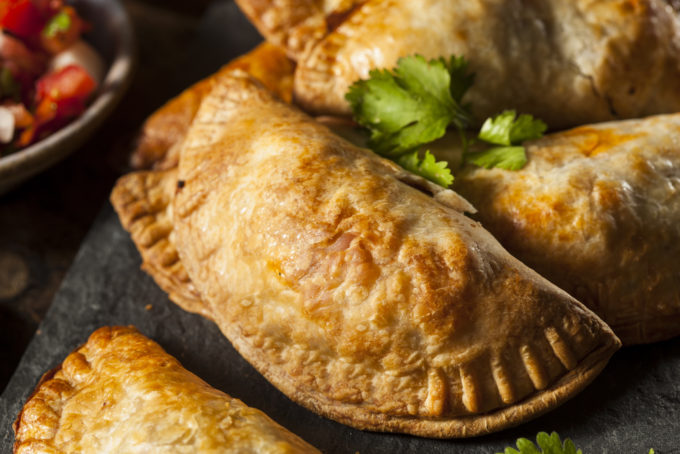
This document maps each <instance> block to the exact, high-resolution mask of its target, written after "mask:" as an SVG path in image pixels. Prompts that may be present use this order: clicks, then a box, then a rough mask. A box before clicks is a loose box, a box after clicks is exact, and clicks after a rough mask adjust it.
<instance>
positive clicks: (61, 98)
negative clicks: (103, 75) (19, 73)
mask: <svg viewBox="0 0 680 454" xmlns="http://www.w3.org/2000/svg"><path fill="white" fill-rule="evenodd" d="M36 86H37V89H36V105H37V107H36V109H35V113H34V121H33V123H32V124H31V125H29V126H28V127H27V128H26V129H25V130H24V131H23V132H22V133H21V134H20V135H19V139H18V140H17V145H18V146H20V147H25V146H28V145H30V144H31V143H33V142H35V141H36V140H39V139H41V138H42V137H44V136H46V135H48V134H50V133H52V132H54V131H56V130H57V129H59V128H61V127H62V126H64V125H65V124H66V123H68V122H69V121H70V120H71V119H72V118H75V117H77V116H79V115H80V114H82V113H83V112H84V111H85V108H86V105H87V104H86V103H87V100H88V98H89V97H90V95H91V94H92V92H93V91H94V90H95V89H96V88H97V84H96V82H95V81H94V80H93V79H92V77H90V75H89V74H88V73H87V72H86V71H85V70H84V69H83V68H81V67H80V66H77V65H69V66H66V67H64V68H62V69H61V70H59V71H56V72H54V73H50V74H47V75H45V76H43V77H41V78H40V79H39V80H38V82H37V84H36Z"/></svg>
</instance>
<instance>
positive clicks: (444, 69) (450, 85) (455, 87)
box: [345, 55, 547, 187]
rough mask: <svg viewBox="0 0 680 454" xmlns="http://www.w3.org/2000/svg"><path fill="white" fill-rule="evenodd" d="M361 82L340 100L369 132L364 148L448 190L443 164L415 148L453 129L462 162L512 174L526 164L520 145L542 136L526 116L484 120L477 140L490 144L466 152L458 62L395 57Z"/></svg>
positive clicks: (467, 77)
mask: <svg viewBox="0 0 680 454" xmlns="http://www.w3.org/2000/svg"><path fill="white" fill-rule="evenodd" d="M369 75H370V77H369V78H368V79H366V80H360V81H357V82H355V83H354V84H353V85H352V86H351V87H350V88H349V91H348V93H347V95H346V96H345V98H346V99H347V100H348V101H349V104H350V106H351V108H352V112H353V114H354V119H355V120H356V121H357V123H359V124H360V125H362V126H364V127H366V128H368V129H369V131H370V133H371V136H370V139H369V142H368V145H369V146H370V147H371V149H372V150H373V151H375V152H376V153H378V154H379V155H381V156H383V157H386V158H389V159H392V160H393V161H395V162H397V163H398V164H400V165H401V166H402V167H404V168H405V169H407V170H409V171H411V172H413V173H415V174H417V175H420V176H422V177H424V178H426V179H428V180H430V181H433V182H435V183H437V184H439V185H441V186H444V187H448V186H449V185H451V183H452V182H453V175H452V174H451V170H450V169H449V168H448V164H447V162H445V161H439V162H437V161H436V160H435V159H434V156H432V154H431V153H430V152H429V151H425V152H424V154H423V151H422V149H421V147H422V146H423V145H425V144H428V143H430V142H433V141H434V140H436V139H439V138H440V137H442V136H443V135H444V134H445V133H446V130H447V128H449V127H451V126H453V127H454V128H456V129H457V130H458V131H459V133H460V135H461V139H462V142H463V148H464V154H465V157H466V161H467V162H471V163H473V164H476V165H479V166H482V167H486V168H491V167H500V168H502V169H508V170H517V169H520V168H522V167H523V166H524V164H525V163H526V154H525V150H524V147H522V146H521V143H522V142H523V141H524V140H529V139H534V138H538V137H540V136H541V135H543V132H545V130H546V128H547V127H546V125H545V123H543V122H542V121H540V120H535V119H534V118H533V117H532V116H531V115H520V116H519V118H515V117H516V113H515V112H514V111H505V112H503V113H502V114H500V115H498V116H496V117H494V118H490V119H488V120H487V121H486V122H485V123H484V126H483V127H482V130H481V132H480V133H479V139H481V140H482V141H484V142H487V143H490V144H492V145H494V146H493V147H492V148H489V149H487V150H484V151H481V152H475V153H468V152H467V148H468V145H469V143H468V141H467V139H466V136H465V133H464V130H465V129H466V128H467V127H469V126H470V123H471V121H472V115H471V114H470V109H469V106H467V105H464V104H462V100H463V96H464V95H465V93H466V92H467V90H468V89H469V88H470V87H471V86H472V84H473V81H474V74H472V73H469V72H468V63H467V61H466V60H465V59H464V58H463V57H455V56H452V57H451V58H449V59H448V60H446V59H444V58H437V59H433V60H429V61H427V60H426V59H425V58H423V57H422V56H420V55H414V56H411V57H404V58H400V59H399V61H398V62H397V67H396V68H394V69H393V70H386V69H375V70H372V71H371V72H370V73H369Z"/></svg>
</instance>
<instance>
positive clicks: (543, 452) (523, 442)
mask: <svg viewBox="0 0 680 454" xmlns="http://www.w3.org/2000/svg"><path fill="white" fill-rule="evenodd" d="M536 443H537V444H538V446H536V445H535V444H533V443H532V442H531V440H528V439H526V438H520V439H518V440H517V449H514V448H505V451H503V452H502V453H497V454H583V452H582V451H581V450H580V449H576V446H575V445H574V442H572V441H571V440H570V439H568V438H566V439H565V440H564V443H562V440H560V436H559V435H557V432H553V433H552V434H550V435H548V434H547V433H545V432H539V433H538V435H537V436H536ZM649 454H654V450H653V449H650V450H649Z"/></svg>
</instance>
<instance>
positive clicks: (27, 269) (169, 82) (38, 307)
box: [0, 0, 216, 391]
mask: <svg viewBox="0 0 680 454" xmlns="http://www.w3.org/2000/svg"><path fill="white" fill-rule="evenodd" d="M124 4H125V6H126V8H127V9H128V12H129V14H130V17H131V19H132V21H133V24H134V27H135V31H136V38H137V44H138V52H139V54H138V55H139V60H138V66H137V72H136V74H135V78H134V81H133V83H132V86H131V87H130V89H129V91H128V92H127V95H126V96H125V98H124V99H123V101H122V103H121V104H120V106H119V107H118V109H117V110H116V112H115V113H114V114H113V115H112V116H111V117H110V119H109V120H108V121H107V122H106V123H105V125H104V127H103V128H101V130H100V131H99V132H98V133H97V134H96V135H95V137H94V138H93V139H91V140H90V141H89V142H88V143H87V144H86V145H85V146H83V147H82V148H81V149H80V150H78V151H77V152H76V153H74V154H73V155H71V156H70V157H69V158H68V159H66V160H65V161H63V162H62V163H60V164H58V165H56V166H55V167H53V168H52V169H50V170H48V171H47V172H45V173H43V174H40V175H38V176H37V177H35V178H33V179H32V180H30V181H28V182H27V183H25V184H24V185H23V186H21V187H19V188H17V189H16V190H14V191H13V192H10V193H9V194H6V195H5V196H0V346H2V348H0V391H1V390H2V389H4V387H5V385H6V383H7V381H8V379H9V377H10V376H11V374H12V372H13V371H14V369H15V367H16V364H17V363H18V361H19V359H20V357H21V354H22V353H23V351H24V349H25V347H26V345H27V343H28V341H29V340H30V338H31V336H32V335H33V333H34V332H35V330H36V329H37V327H38V324H39V322H40V321H41V320H42V318H43V317H44V314H45V312H46V310H47V308H48V307H49V305H50V302H51V301H52V298H53V296H54V294H55V292H56V291H57V289H58V288H59V285H60V283H61V281H62V279H63V277H64V275H65V273H66V271H67V270H68V268H69V265H70V264H71V262H72V261H73V258H74V257H75V254H76V251H77V250H78V246H79V245H80V243H81V241H82V239H83V237H84V236H85V234H86V232H87V231H88V229H89V227H90V225H91V223H92V221H93V219H94V217H95V215H96V214H97V212H98V211H99V210H100V209H101V207H102V205H103V204H104V203H105V202H106V200H107V198H108V195H109V192H110V190H111V187H112V185H113V183H114V181H115V180H116V178H117V177H118V176H119V175H121V174H123V173H125V172H126V171H128V170H129V169H128V164H127V161H128V155H129V153H130V150H131V147H132V146H133V144H134V141H135V136H136V133H137V131H138V128H139V125H140V124H141V123H142V121H143V120H144V118H146V117H147V116H148V115H149V114H150V113H151V112H152V111H153V110H155V109H156V108H158V107H159V106H160V105H161V104H162V103H163V102H164V101H166V100H167V99H169V98H170V97H171V96H173V95H175V94H176V93H178V92H179V91H181V90H182V89H183V88H184V87H186V86H187V85H189V84H190V83H191V82H192V81H194V80H196V79H198V78H200V77H202V76H203V75H206V74H208V73H209V72H210V71H212V70H214V69H216V68H201V67H198V68H197V67H195V65H191V64H190V59H191V54H192V53H193V52H196V49H194V48H192V44H193V42H194V35H195V33H196V30H197V28H198V26H199V24H200V21H201V20H205V17H207V16H208V15H209V14H208V13H209V9H210V7H211V5H210V2H209V1H207V0H200V1H192V2H182V1H180V0H153V1H152V0H148V1H145V2H143V1H140V0H125V1H124Z"/></svg>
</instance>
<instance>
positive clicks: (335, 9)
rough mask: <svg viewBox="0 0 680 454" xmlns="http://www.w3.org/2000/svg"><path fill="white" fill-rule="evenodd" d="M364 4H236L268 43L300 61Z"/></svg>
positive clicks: (248, 0) (306, 0)
mask: <svg viewBox="0 0 680 454" xmlns="http://www.w3.org/2000/svg"><path fill="white" fill-rule="evenodd" d="M365 1H366V0H236V3H237V4H238V5H239V6H240V7H241V9H242V10H243V12H244V13H245V14H246V15H247V16H248V18H249V19H250V20H251V21H252V22H253V24H255V26H256V27H257V28H258V30H259V31H260V33H262V35H263V36H264V37H265V38H266V39H267V40H268V41H270V42H272V43H274V44H276V45H277V46H281V47H283V48H285V49H287V50H288V53H289V55H290V56H291V57H293V58H300V57H302V56H303V55H304V54H305V53H307V52H308V51H309V50H310V49H311V48H312V47H313V46H314V44H316V43H317V42H319V41H320V40H321V39H322V38H323V37H324V36H326V35H327V34H328V32H329V31H331V30H333V29H334V28H335V27H336V26H337V25H338V24H339V23H341V22H342V21H343V20H345V18H346V17H347V15H348V14H350V13H351V12H352V10H353V9H354V8H355V7H356V6H358V5H360V4H362V3H365Z"/></svg>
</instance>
